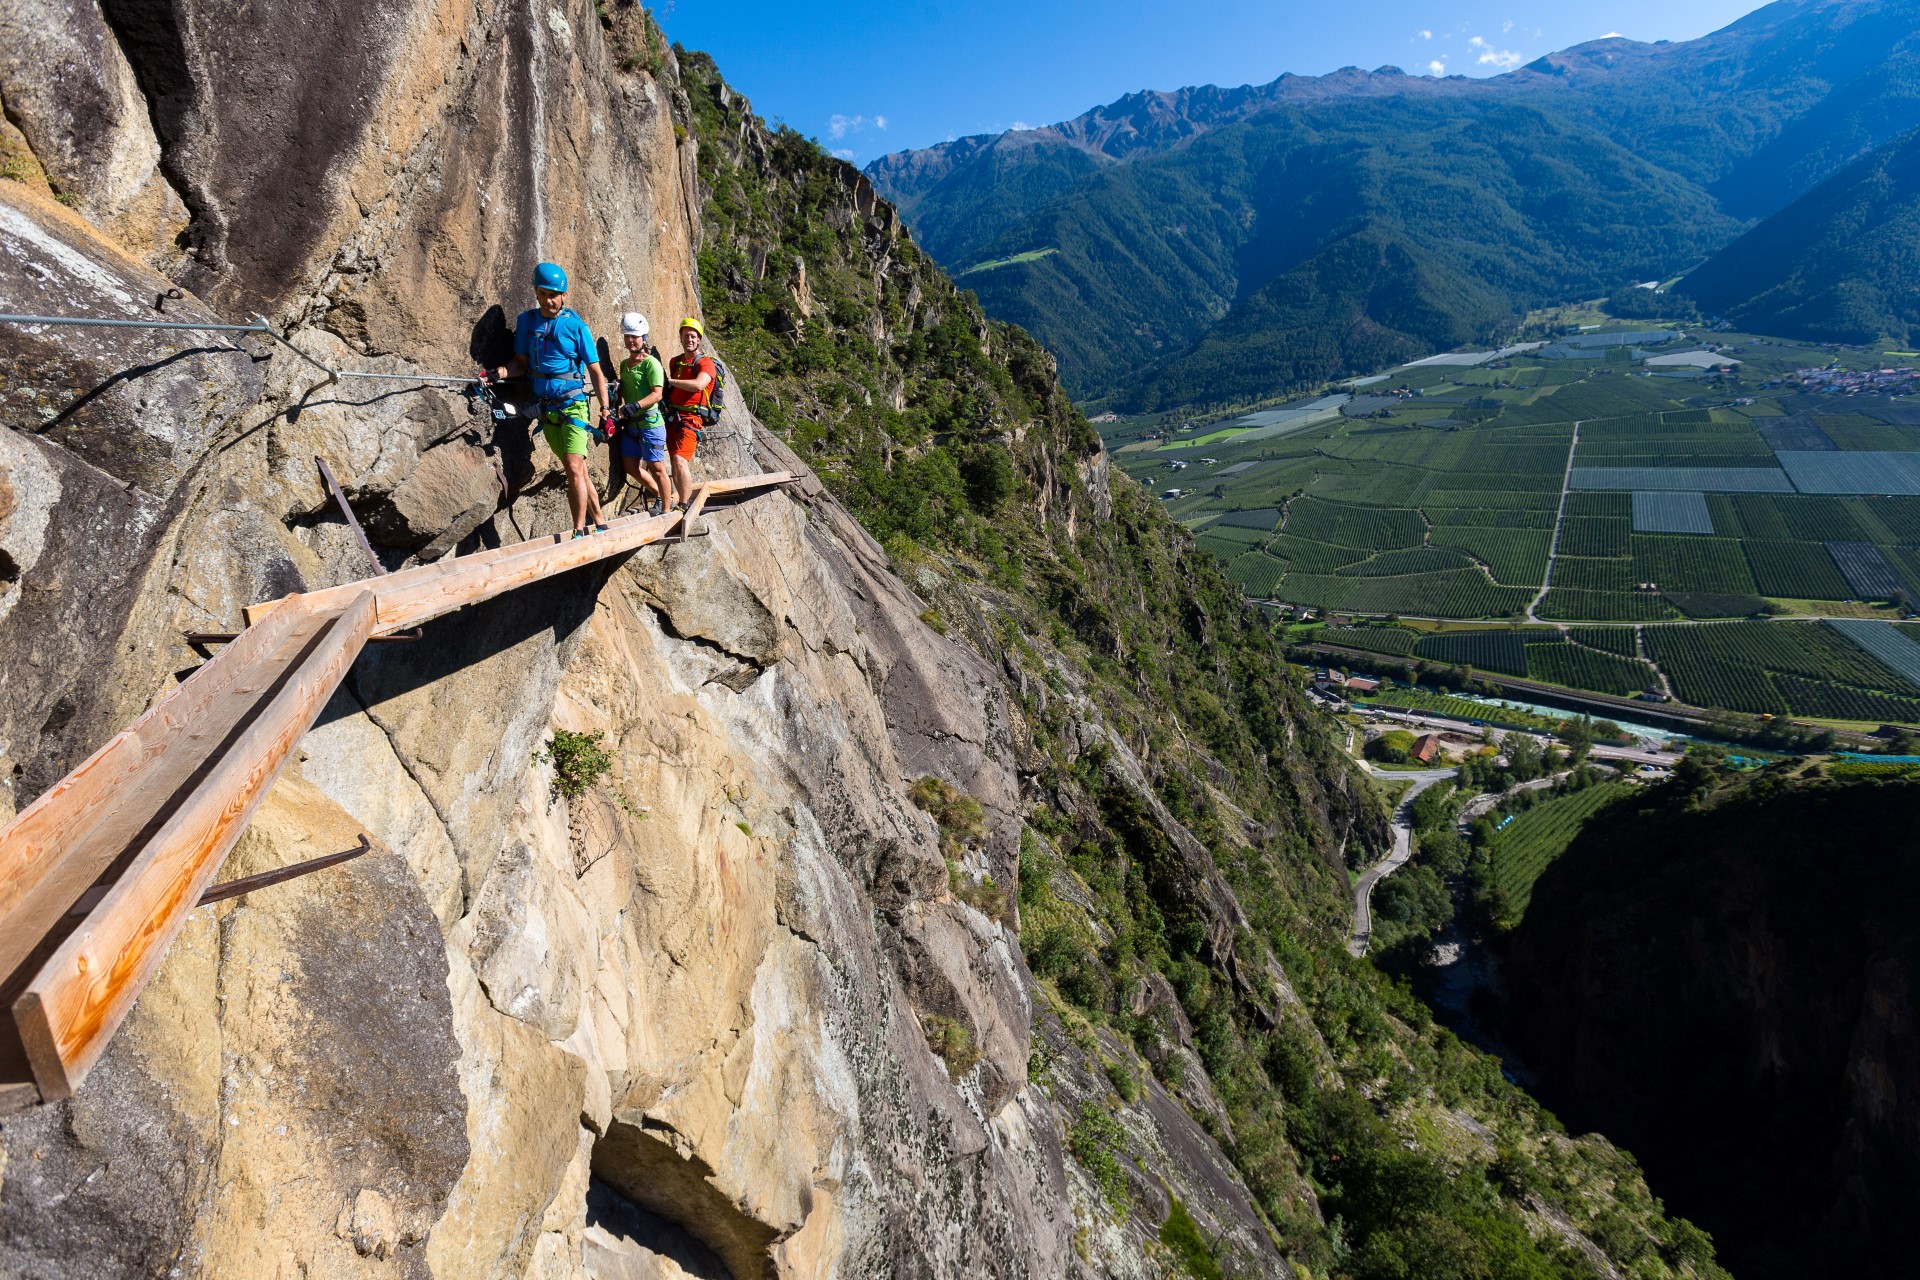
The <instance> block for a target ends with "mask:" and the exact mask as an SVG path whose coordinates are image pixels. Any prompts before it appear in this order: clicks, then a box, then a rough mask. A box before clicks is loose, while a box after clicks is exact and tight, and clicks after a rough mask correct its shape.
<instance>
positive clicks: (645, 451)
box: [620, 426, 667, 462]
mask: <svg viewBox="0 0 1920 1280" xmlns="http://www.w3.org/2000/svg"><path fill="white" fill-rule="evenodd" d="M620 456H621V457H623V458H638V459H639V460H640V461H642V462H665V461H666V460H667V429H666V427H664V426H659V427H649V428H647V429H646V430H644V431H642V432H641V433H640V436H639V438H638V439H635V438H634V436H633V434H632V433H631V432H627V431H622V432H621V433H620Z"/></svg>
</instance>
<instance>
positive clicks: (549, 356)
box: [482, 262, 608, 538]
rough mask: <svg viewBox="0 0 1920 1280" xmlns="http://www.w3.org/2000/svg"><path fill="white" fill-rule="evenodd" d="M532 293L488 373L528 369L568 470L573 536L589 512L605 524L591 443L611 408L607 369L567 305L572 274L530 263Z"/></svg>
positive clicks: (551, 444)
mask: <svg viewBox="0 0 1920 1280" xmlns="http://www.w3.org/2000/svg"><path fill="white" fill-rule="evenodd" d="M533 292H534V296H535V298H537V299H538V300H539V304H540V305H539V306H537V307H535V308H533V309H532V310H530V311H522V312H521V313H520V318H519V319H518V320H515V321H514V323H513V359H511V360H509V361H507V363H506V365H505V366H504V367H502V368H498V369H488V370H486V371H485V372H484V373H483V374H482V378H483V379H487V378H494V379H499V380H503V381H504V380H505V379H507V378H512V377H518V376H519V375H520V374H522V373H525V374H528V375H529V379H528V380H529V381H530V382H531V383H532V384H533V398H534V405H535V413H536V415H537V416H538V417H539V419H540V426H541V429H542V432H543V433H544V434H545V436H546V438H547V447H548V448H550V449H552V450H553V452H554V456H555V457H557V458H559V459H560V462H561V464H562V465H563V466H565V467H566V469H567V507H568V509H569V510H570V511H571V512H572V513H573V536H574V537H576V538H583V537H585V536H586V535H587V534H588V532H590V531H589V530H588V528H587V517H588V516H589V515H591V516H592V517H593V526H594V528H596V529H605V528H606V527H607V522H606V518H605V517H604V516H603V515H602V514H601V512H600V495H599V494H598V493H597V492H595V491H594V487H593V478H592V477H591V476H590V475H589V474H588V473H587V457H588V455H589V454H590V453H591V452H592V449H593V435H592V431H593V425H592V424H593V423H594V422H596V421H598V420H600V419H604V418H605V417H606V413H607V404H608V399H607V375H606V373H605V372H604V371H603V370H602V369H601V368H600V358H599V349H598V348H597V347H596V346H595V344H594V341H593V334H592V333H591V332H589V331H588V329H587V323H586V321H584V320H582V319H581V318H580V317H579V316H578V315H577V314H575V312H574V310H573V308H572V307H569V306H568V305H567V273H566V272H564V271H562V270H561V269H560V268H559V267H557V266H555V265H554V264H553V263H551V262H543V263H541V264H540V265H539V266H537V267H535V268H534V269H533ZM589 389H591V394H592V396H593V399H594V400H595V401H596V402H597V403H598V404H599V406H600V411H599V416H598V418H595V417H589V416H588V409H587V396H588V393H589Z"/></svg>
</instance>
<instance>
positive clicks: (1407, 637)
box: [1314, 627, 1420, 658]
mask: <svg viewBox="0 0 1920 1280" xmlns="http://www.w3.org/2000/svg"><path fill="white" fill-rule="evenodd" d="M1419 638H1420V633H1419V632H1418V631H1409V630H1407V629H1406V628H1405V627H1322V628H1321V629H1320V630H1319V631H1318V632H1317V633H1315V635H1314V639H1315V640H1317V641H1319V642H1320V643H1322V644H1337V645H1340V646H1342V647H1343V648H1347V649H1365V650H1366V651H1367V652H1369V653H1386V654H1392V655H1393V656H1394V657H1398V658H1404V657H1407V656H1408V655H1410V654H1412V652H1413V644H1414V641H1416V640H1418V639H1419Z"/></svg>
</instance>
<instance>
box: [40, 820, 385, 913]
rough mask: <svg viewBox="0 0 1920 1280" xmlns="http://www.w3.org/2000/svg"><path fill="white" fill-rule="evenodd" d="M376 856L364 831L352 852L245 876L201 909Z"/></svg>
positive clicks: (85, 907)
mask: <svg viewBox="0 0 1920 1280" xmlns="http://www.w3.org/2000/svg"><path fill="white" fill-rule="evenodd" d="M372 852H373V845H372V844H371V843H369V842H368V840H367V833H366V832H364V831H363V832H361V833H360V843H359V844H358V845H356V846H355V847H353V848H351V849H342V850H341V851H340V852H339V853H328V854H322V855H321V856H320V857H318V858H309V859H307V861H305V862H296V863H294V864H293V865H292V866H289V867H280V868H277V869H276V870H273V871H262V872H261V873H260V874H259V875H256V876H242V877H240V879H238V880H229V881H227V882H226V883H225V884H216V885H214V886H213V887H212V888H210V889H208V890H207V891H206V892H205V893H203V894H201V895H200V901H199V903H198V904H197V905H199V906H202V907H204V906H206V905H207V904H208V903H212V902H224V901H226V900H227V899H228V898H237V897H239V896H240V895H241V894H243V893H252V892H253V891H254V890H255V889H264V888H266V887H267V886H268V885H271V884H282V883H284V882H286V881H288V880H296V879H298V878H299V877H301V876H304V875H310V874H312V873H313V872H315V871H325V870H326V869H327V868H328V867H335V866H339V865H340V864H341V863H343V862H350V861H352V860H353V859H355V858H357V857H359V856H360V855H361V854H363V853H372ZM112 888H113V886H112V885H110V884H97V885H95V886H94V887H93V888H91V889H89V890H87V891H86V892H85V893H83V894H81V895H80V897H79V898H78V900H76V901H75V902H74V904H73V905H72V906H71V907H68V908H67V914H68V915H70V916H85V915H88V914H90V913H91V912H92V911H93V909H94V908H95V907H97V906H99V905H100V900H101V899H102V898H104V897H106V896H107V893H108V891H109V890H111V889H112Z"/></svg>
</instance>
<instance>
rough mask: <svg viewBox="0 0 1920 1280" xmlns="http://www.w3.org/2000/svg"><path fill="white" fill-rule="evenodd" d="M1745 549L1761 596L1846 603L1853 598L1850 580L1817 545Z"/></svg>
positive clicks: (1761, 545)
mask: <svg viewBox="0 0 1920 1280" xmlns="http://www.w3.org/2000/svg"><path fill="white" fill-rule="evenodd" d="M1742 545H1743V546H1744V547H1745V548H1746V552H1747V563H1748V565H1749V566H1751V567H1752V569H1753V581H1754V585H1755V586H1757V587H1758V588H1759V590H1760V594H1761V595H1767V596H1781V597H1783V598H1785V599H1788V600H1845V599H1847V598H1848V597H1849V595H1850V594H1851V589H1850V588H1849V587H1848V586H1847V580H1846V579H1845V578H1843V577H1841V576H1840V571H1839V570H1838V569H1836V568H1834V565H1833V557H1832V556H1830V555H1828V554H1827V549H1826V548H1825V547H1824V546H1822V545H1820V544H1819V543H1817V542H1762V541H1748V542H1746V543H1744V544H1742Z"/></svg>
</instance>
